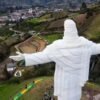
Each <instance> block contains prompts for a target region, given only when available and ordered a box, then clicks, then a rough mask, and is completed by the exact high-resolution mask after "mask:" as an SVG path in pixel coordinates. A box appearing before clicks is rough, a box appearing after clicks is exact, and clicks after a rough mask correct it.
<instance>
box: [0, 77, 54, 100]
mask: <svg viewBox="0 0 100 100" xmlns="http://www.w3.org/2000/svg"><path fill="white" fill-rule="evenodd" d="M38 79H43V81H41V82H40V83H39V84H38V85H37V86H36V87H35V88H34V89H32V90H31V91H29V92H27V93H26V94H25V95H24V96H23V97H22V98H21V100H41V98H42V97H43V94H44V92H45V91H46V88H48V87H49V86H51V84H52V82H53V78H52V77H39V78H35V79H29V80H26V81H24V82H22V83H20V84H8V83H6V84H0V100H12V99H13V97H14V96H15V95H16V94H17V93H18V92H20V91H21V90H23V89H24V88H25V86H26V84H29V83H31V82H33V80H38ZM29 98H30V99H29Z"/></svg>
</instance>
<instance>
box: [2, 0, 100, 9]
mask: <svg viewBox="0 0 100 100" xmlns="http://www.w3.org/2000/svg"><path fill="white" fill-rule="evenodd" d="M97 1H100V0H0V8H5V7H12V6H18V7H19V6H21V7H23V6H32V5H34V6H36V5H42V6H60V5H65V6H78V5H80V4H81V3H82V2H86V3H94V2H97Z"/></svg>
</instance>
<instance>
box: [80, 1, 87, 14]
mask: <svg viewBox="0 0 100 100" xmlns="http://www.w3.org/2000/svg"><path fill="white" fill-rule="evenodd" d="M86 12H87V5H86V3H85V2H83V3H82V5H81V7H80V13H86Z"/></svg>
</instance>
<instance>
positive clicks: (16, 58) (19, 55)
mask: <svg viewBox="0 0 100 100" xmlns="http://www.w3.org/2000/svg"><path fill="white" fill-rule="evenodd" d="M16 54H18V55H16V56H9V58H10V59H13V60H14V61H21V60H24V59H25V58H24V55H23V54H22V53H20V52H16Z"/></svg>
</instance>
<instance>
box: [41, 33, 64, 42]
mask: <svg viewBox="0 0 100 100" xmlns="http://www.w3.org/2000/svg"><path fill="white" fill-rule="evenodd" d="M40 37H42V38H43V39H45V40H47V41H48V43H49V44H51V43H52V42H53V41H55V40H57V39H61V38H62V34H55V33H51V34H49V35H43V36H40Z"/></svg>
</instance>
